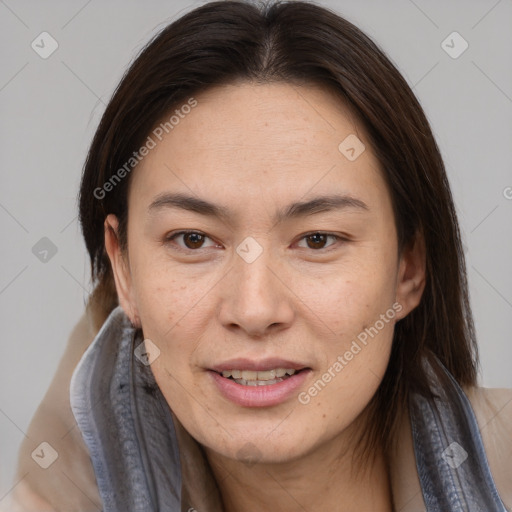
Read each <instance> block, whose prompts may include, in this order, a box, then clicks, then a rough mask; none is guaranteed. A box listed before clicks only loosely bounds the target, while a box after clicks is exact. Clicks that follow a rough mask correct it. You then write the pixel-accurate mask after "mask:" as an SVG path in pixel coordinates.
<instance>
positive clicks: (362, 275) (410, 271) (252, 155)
mask: <svg viewBox="0 0 512 512" xmlns="http://www.w3.org/2000/svg"><path fill="white" fill-rule="evenodd" d="M196 99H197V101H198V106H197V107H196V108H195V109H193V110H192V112H191V113H190V114H188V115H187V116H186V117H185V118H184V119H182V120H181V121H180V123H179V125H177V126H176V127H175V128H174V129H173V131H172V132H170V133H169V134H168V135H166V136H165V138H164V139H163V140H162V141H161V142H159V143H158V145H157V147H156V148H154V149H153V150H152V151H151V152H150V154H149V155H148V156H146V157H145V158H144V160H143V161H142V162H141V164H139V166H138V167H137V169H136V170H135V171H134V173H133V175H132V178H131V179H132V182H131V184H130V190H129V197H128V205H129V210H128V251H127V254H125V253H122V252H121V251H120V249H119V244H118V238H117V219H116V218H115V216H113V215H109V216H108V217H107V218H106V221H105V240H106V248H107V252H108V254H109V257H110V260H111V263H112V266H113V270H114V276H115V280H116V286H117V291H118V295H119V298H120V303H121V305H122V307H123V308H124V310H125V311H126V313H127V314H128V315H129V316H130V318H131V319H132V322H133V323H134V324H135V325H141V326H142V329H143V332H144V336H145V338H149V339H151V340H152V342H153V343H155V344H156V345H157V346H158V347H159V349H160V351H161V354H160V356H159V357H158V358H157V359H156V360H155V361H154V362H153V363H152V365H151V368H152V371H153V373H154V375H155V378H156V380H157V382H158V384H159V386H160V388H161V390H162V392H163V394H164V396H165V398H166V400H167V402H168V403H169V406H170V407H171V409H172V410H173V412H174V413H175V414H176V416H177V417H178V419H179V420H180V422H181V423H182V424H183V426H184V427H185V428H186V429H187V431H188V432H189V433H190V434H191V435H192V436H193V437H194V438H195V439H196V440H197V441H198V442H199V443H201V444H202V445H203V446H204V448H205V452H206V455H207V458H208V460H209V462H210V464H211V466H212V470H213V472H214V475H215V476H216V478H217V480H218V483H219V487H220V490H221V494H222V498H223V501H224V506H225V510H226V511H228V512H234V511H240V510H244V512H253V511H254V512H255V511H261V510H280V511H296V510H320V509H322V508H324V509H330V510H337V511H342V512H343V511H361V510H373V511H390V510H391V509H392V499H391V495H390V485H389V475H388V473H387V471H386V466H385V461H384V459H383V456H382V454H381V453H380V451H378V450H377V452H376V453H375V460H374V461H373V463H372V464H370V465H369V466H368V467H366V468H364V471H363V473H362V474H357V475H356V474H355V473H354V472H353V471H352V469H353V467H352V465H351V456H352V455H353V454H354V442H353V439H354V437H353V436H354V435H357V434H358V433H360V432H361V428H364V425H362V421H363V419H364V411H365V408H366V406H367V405H368V403H369V401H370V400H371V398H372V396H373V395H374V393H375V391H376V390H377V388H378V386H379V383H380V382H381V379H382V377H383V375H384V372H385V369H386V366H387V364H388V360H389V355H390V348H391V342H392V336H393V328H394V323H395V322H396V321H398V320H400V319H401V318H403V317H405V316H406V315H407V314H408V313H409V312H410V311H411V310H412V309H413V308H415V307H416V306H417V305H418V303H419V301H420V298H421V294H422V292H423V288H424V276H425V263H424V259H425V255H424V249H423V245H422V244H421V243H420V241H418V242H416V243H414V244H412V245H410V246H408V247H407V248H406V249H405V250H404V251H403V252H402V254H398V248H397V247H398V246H397V235H396V228H395V223H394V216H393V211H392V205H391V199H390V195H389V191H388V189H387V187H386V184H385V182H384V179H383V176H382V173H381V170H380V168H379V163H378V161H377V159H376V157H375V155H374V153H373V152H372V148H371V147H370V143H369V141H368V139H367V137H366V135H365V133H364V131H363V129H362V127H361V126H360V125H359V124H358V123H357V122H356V120H355V118H354V116H353V115H351V112H350V111H349V109H348V108H347V107H346V106H344V105H343V104H342V102H340V99H339V98H337V97H336V96H334V95H332V94H331V93H329V92H327V91H325V90H323V89H320V88H318V87H313V86H307V87H306V86H302V87H297V86H292V85H290V84H286V83H273V84H265V85H255V84H251V83H244V82H240V83H236V84H230V85H226V86H222V87H216V88H213V89H210V90H208V91H206V92H203V93H202V94H200V95H198V96H196ZM350 134H355V135H356V136H357V137H358V138H359V139H360V140H361V141H362V142H363V143H364V144H365V146H366V150H365V151H364V152H363V153H362V154H361V155H360V156H359V157H358V158H357V159H356V160H355V161H349V160H348V159H347V158H346V157H345V156H344V155H343V154H342V153H341V152H340V151H339V150H338V145H339V144H340V142H341V141H343V140H344V139H345V138H346V137H347V136H348V135H350ZM162 192H181V193H184V194H188V195H192V196H194V197H199V198H202V199H204V200H207V201H209V202H212V203H214V204H216V205H220V206H224V207H227V208H229V210H230V215H229V217H227V218H226V219H218V218H214V217H211V216H207V215H202V214H199V213H196V212H190V211H186V210H183V209H179V208H171V207H162V208H160V209H157V210H155V211H152V212H151V213H150V212H148V207H149V205H150V204H151V203H152V202H153V201H154V199H155V198H156V197H157V196H158V195H159V194H161V193H162ZM333 193H339V194H345V195H350V196H351V197H353V198H356V199H358V200H360V201H363V202H364V203H365V205H366V207H367V208H338V209H331V210H328V211H322V212H320V213H318V212H317V213H313V214H309V215H305V216H302V217H297V218H288V219H284V220H282V221H280V222H276V221H275V220H274V218H273V216H274V214H275V212H276V211H278V210H281V209H284V208H285V207H286V206H287V205H289V204H290V203H293V202H296V201H306V200H309V199H312V198H313V197H317V196H322V195H326V194H333ZM184 229H191V230H195V231H199V232H201V233H203V234H204V235H205V236H206V238H204V240H203V242H202V244H203V245H201V240H202V239H201V238H199V241H198V239H197V238H194V237H192V239H191V238H190V237H187V236H178V237H177V238H175V239H174V240H168V241H166V236H169V235H172V234H174V233H175V232H177V231H180V230H184ZM315 232H327V233H329V234H334V235H337V236H339V237H340V239H337V238H335V237H331V236H329V237H327V238H325V239H323V238H321V237H320V241H319V239H318V238H315V237H313V239H312V238H311V237H309V238H308V236H307V235H311V234H312V233H315ZM248 236H250V237H253V238H254V239H255V240H256V241H257V242H258V244H259V245H260V246H261V248H262V253H261V255H260V256H259V257H258V258H257V259H256V260H255V261H253V262H252V263H247V262H246V261H245V260H244V259H243V258H241V257H240V256H239V255H238V254H237V252H236V248H237V246H238V245H239V244H240V243H241V242H242V241H243V240H244V239H245V238H246V237H248ZM187 247H189V248H187ZM195 247H199V248H195ZM180 249H181V250H180ZM394 303H399V304H400V306H401V310H400V312H399V313H397V314H396V316H395V317H394V319H393V320H392V321H389V322H388V323H386V324H385V326H384V328H382V329H381V330H380V331H379V333H378V335H377V336H375V337H374V338H372V339H371V341H370V342H369V343H368V344H367V345H366V346H365V347H364V348H363V349H362V350H361V351H360V352H359V353H358V354H357V355H356V356H354V358H353V359H352V360H351V361H350V362H349V363H348V364H347V365H346V366H345V367H344V368H343V370H342V371H341V372H339V373H337V374H336V377H335V378H333V379H332V380H331V381H330V382H329V383H328V384H327V385H326V386H325V387H324V388H323V389H322V390H321V392H319V393H318V394H317V395H316V396H315V397H312V398H311V401H310V402H309V403H308V404H307V405H304V404H301V403H300V402H299V401H298V400H297V396H296V395H295V394H294V395H293V396H292V397H291V398H290V399H288V400H287V401H285V402H283V403H281V404H279V405H276V406H273V407H260V408H250V407H242V406H239V405H236V404H234V403H232V402H231V401H228V400H227V399H226V398H224V397H223V396H222V395H221V394H220V393H219V391H218V390H217V388H216V387H215V386H214V385H213V383H212V379H211V375H210V374H209V372H208V371H207V369H208V368H211V367H212V366H213V365H214V364H217V363H221V362H223V361H226V360H228V359H231V358H234V357H246V358H249V359H257V360H261V359H263V358H265V357H271V356H274V357H280V358H284V359H288V360H293V361H298V362H301V363H304V365H305V366H308V367H310V368H311V369H312V372H311V373H310V375H309V376H308V378H307V380H306V382H305V383H304V386H303V387H302V388H301V389H300V390H299V391H307V390H308V389H309V388H310V387H311V386H312V385H313V383H314V382H315V381H317V380H318V379H319V378H320V377H321V376H322V374H323V373H324V372H326V371H327V370H328V368H329V367H332V366H333V364H334V363H335V361H336V360H337V357H338V356H339V355H343V354H344V353H345V352H346V351H347V350H348V349H349V348H350V346H351V343H352V341H353V340H354V339H356V336H357V335H358V334H359V333H361V332H362V331H364V329H365V328H366V327H369V326H373V325H374V324H375V322H376V321H377V320H378V319H379V318H380V315H381V314H384V313H385V312H386V311H387V310H389V309H390V308H392V305H393V304H394ZM248 443H249V444H248ZM247 452H249V455H251V456H252V458H253V460H252V463H250V464H247V463H246V461H245V459H244V458H243V457H242V455H241V453H245V454H247ZM261 489H265V493H262V492H261Z"/></svg>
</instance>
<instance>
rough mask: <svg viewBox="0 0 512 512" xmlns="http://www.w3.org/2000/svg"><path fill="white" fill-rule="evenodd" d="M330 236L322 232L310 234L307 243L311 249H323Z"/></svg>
mask: <svg viewBox="0 0 512 512" xmlns="http://www.w3.org/2000/svg"><path fill="white" fill-rule="evenodd" d="M328 236H329V235H324V234H322V233H313V234H312V235H308V236H307V237H306V240H307V245H308V247H309V248H310V249H323V248H324V246H325V242H326V241H327V238H328Z"/></svg>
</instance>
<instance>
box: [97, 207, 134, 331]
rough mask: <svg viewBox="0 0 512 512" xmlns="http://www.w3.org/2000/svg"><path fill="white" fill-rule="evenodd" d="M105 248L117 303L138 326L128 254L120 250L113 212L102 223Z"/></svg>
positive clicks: (116, 223)
mask: <svg viewBox="0 0 512 512" xmlns="http://www.w3.org/2000/svg"><path fill="white" fill-rule="evenodd" d="M104 228H105V249H106V251H107V254H108V257H109V259H110V264H111V265H112V273H113V274H114V280H115V283H116V290H117V296H118V297H119V303H120V305H121V307H122V308H123V310H124V312H125V313H126V315H127V316H128V317H129V318H130V320H131V322H132V324H133V326H134V327H140V325H141V324H140V317H139V313H138V310H137V304H136V301H135V293H134V290H133V286H132V279H131V273H130V266H129V263H128V255H127V254H124V253H123V252H122V251H121V247H120V244H119V235H118V233H119V221H118V220H117V217H116V216H115V215H114V214H109V215H108V216H107V217H106V219H105V223H104Z"/></svg>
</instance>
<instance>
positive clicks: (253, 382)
mask: <svg viewBox="0 0 512 512" xmlns="http://www.w3.org/2000/svg"><path fill="white" fill-rule="evenodd" d="M305 369H306V368H303V369H301V370H295V369H293V368H275V369H272V370H264V371H254V370H224V371H222V372H219V375H221V376H222V377H224V378H225V379H231V380H233V381H234V382H236V383H237V384H240V385H242V386H271V385H272V384H277V383H279V382H283V381H284V380H286V379H289V378H290V377H291V376H292V375H295V374H296V373H299V372H301V371H303V370H305Z"/></svg>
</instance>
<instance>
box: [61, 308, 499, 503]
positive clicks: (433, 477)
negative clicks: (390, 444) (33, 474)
mask: <svg viewBox="0 0 512 512" xmlns="http://www.w3.org/2000/svg"><path fill="white" fill-rule="evenodd" d="M138 332H139V331H137V330H136V329H134V328H133V327H132V326H131V323H130V321H129V319H128V318H127V316H126V315H125V314H124V312H123V310H122V309H121V308H120V307H117V308H116V309H115V310H114V311H112V313H111V314H110V316H109V317H108V319H107V321H106V322H105V324H104V325H103V326H102V328H101V330H100V331H99V333H98V335H97V336H96V338H95V340H94V341H93V343H92V344H91V345H90V346H89V348H88V349H87V351H86V352H85V354H84V355H83V357H82V359H81V360H80V363H79V364H78V366H77V368H76V369H75V371H74V373H73V377H72V379H71V387H70V400H71V408H72V410H73V414H74V416H75V419H76V421H77V423H78V426H79V428H80V430H81V432H82V436H83V439H84V441H85V444H86V445H87V448H88V449H89V454H90V457H91V460H92V464H93V468H94V472H95V475H96V481H97V484H98V490H99V493H100V496H101V498H102V501H103V511H104V512H152V511H155V512H156V511H161V512H182V505H181V484H182V481H181V468H180V458H179V449H178V442H177V438H176V432H175V429H174V424H173V419H172V415H171V411H170V409H169V406H168V405H167V402H166V400H165V398H164V397H163V395H162V393H161V391H160V389H159V387H158V385H157V384H156V382H155V379H154V377H153V373H152V372H151V369H150V367H149V366H148V365H146V364H143V362H141V361H140V360H139V359H138V358H136V357H135V355H134V351H135V349H136V348H137V347H138V346H139V345H140V344H141V343H142V342H143V340H142V338H141V337H140V335H138ZM426 369H427V371H429V372H430V374H431V376H432V379H431V380H432V390H433V391H434V392H435V394H436V395H437V396H438V398H436V399H427V398H425V397H423V396H421V395H419V394H413V395H411V399H410V418H411V425H412V435H413V441H414V451H415V455H416V465H417V469H418V474H419V479H420V483H421V487H422V492H423V497H424V500H425V503H426V507H427V508H426V510H427V512H506V508H505V506H504V505H503V503H502V501H501V499H500V497H499V495H498V491H497V490H496V487H495V485H494V482H493V479H492V476H491V473H490V470H489V466H488V463H487V458H486V455H485V451H484V448H483V444H482V439H481V437H480V433H479V429H478V425H477V422H476V419H475V416H474V414H473V411H472V409H471V405H470V403H469V401H468V399H467V397H466V396H465V394H464V392H463V391H462V389H461V388H460V387H459V386H458V384H457V383H456V382H455V380H454V379H453V378H452V377H451V375H449V373H448V372H447V371H446V370H444V373H445V376H444V377H443V378H442V379H439V378H436V377H435V374H434V372H433V370H432V368H431V367H430V366H426ZM441 381H442V383H441ZM184 506H185V505H184ZM185 510H186V508H185Z"/></svg>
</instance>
